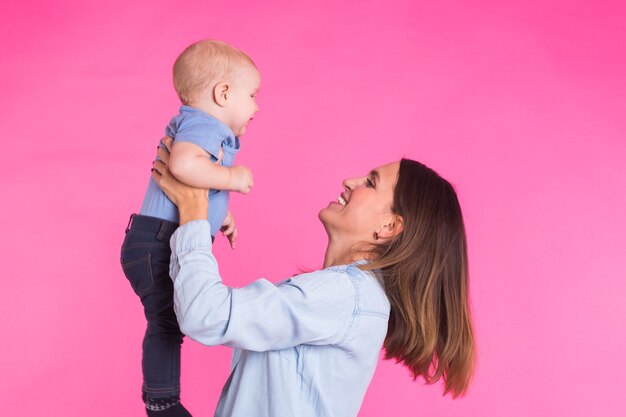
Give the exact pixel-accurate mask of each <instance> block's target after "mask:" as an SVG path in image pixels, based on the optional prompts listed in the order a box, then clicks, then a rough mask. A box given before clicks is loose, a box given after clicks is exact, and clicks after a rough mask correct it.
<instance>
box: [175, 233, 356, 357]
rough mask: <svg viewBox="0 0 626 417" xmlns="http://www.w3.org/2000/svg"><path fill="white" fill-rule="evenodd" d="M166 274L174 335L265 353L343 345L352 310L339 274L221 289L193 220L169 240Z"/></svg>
mask: <svg viewBox="0 0 626 417" xmlns="http://www.w3.org/2000/svg"><path fill="white" fill-rule="evenodd" d="M171 247H172V259H171V263H170V275H171V277H172V280H173V281H174V310H175V312H176V316H177V318H178V323H179V325H180V329H181V331H182V332H183V333H184V334H185V335H187V336H189V337H190V338H192V339H194V340H196V341H197V342H200V343H202V344H205V345H226V346H230V347H234V348H240V349H246V350H252V351H266V350H278V349H285V348H288V347H292V346H297V345H301V344H314V345H325V344H338V343H341V342H342V341H343V339H344V338H345V336H346V334H347V331H348V330H349V328H350V325H351V323H352V320H353V317H354V312H355V309H356V294H357V293H356V287H355V285H354V284H353V282H352V279H351V277H350V276H349V275H348V274H347V273H345V272H342V271H339V270H328V269H326V270H321V271H315V272H312V273H306V274H301V275H298V276H296V277H294V278H291V279H288V280H286V281H284V282H282V283H280V284H278V285H275V284H273V283H271V282H269V281H268V280H266V279H258V280H256V281H254V282H253V283H251V284H249V285H247V286H245V287H243V288H231V287H228V286H226V285H224V284H223V283H222V279H221V277H220V274H219V269H218V265H217V261H216V260H215V257H214V256H213V254H212V252H211V239H210V226H209V224H208V222H206V221H194V222H190V223H187V224H185V225H183V226H181V227H180V228H179V229H178V230H177V231H176V232H175V233H174V235H173V236H172V239H171Z"/></svg>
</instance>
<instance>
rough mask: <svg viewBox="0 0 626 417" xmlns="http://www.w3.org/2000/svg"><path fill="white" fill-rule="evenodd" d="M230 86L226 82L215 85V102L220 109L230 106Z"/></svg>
mask: <svg viewBox="0 0 626 417" xmlns="http://www.w3.org/2000/svg"><path fill="white" fill-rule="evenodd" d="M230 90H231V88H230V84H228V83H227V82H225V81H222V82H219V83H217V84H215V87H213V100H215V103H216V104H217V105H218V106H220V107H226V105H227V104H228V96H229V95H230Z"/></svg>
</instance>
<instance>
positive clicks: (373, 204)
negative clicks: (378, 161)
mask: <svg viewBox="0 0 626 417" xmlns="http://www.w3.org/2000/svg"><path fill="white" fill-rule="evenodd" d="M399 169H400V162H392V163H390V164H387V165H383V166H381V167H378V168H375V169H373V170H372V171H370V172H369V173H368V174H367V175H366V176H364V177H357V178H349V179H346V180H344V181H343V186H344V192H342V193H341V195H340V196H339V197H338V198H337V200H336V201H332V202H331V203H330V204H329V205H328V207H326V208H324V209H322V210H321V211H320V213H319V218H320V220H321V221H322V223H323V224H324V227H325V228H326V231H327V232H328V234H329V236H330V237H331V238H336V239H346V240H347V242H346V243H354V242H374V241H375V238H374V236H375V234H382V233H384V231H385V227H386V225H388V224H389V222H390V221H393V217H394V216H393V213H392V212H391V206H392V204H393V194H394V188H395V186H396V181H397V179H398V171H399Z"/></svg>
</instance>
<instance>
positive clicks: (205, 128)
mask: <svg viewBox="0 0 626 417" xmlns="http://www.w3.org/2000/svg"><path fill="white" fill-rule="evenodd" d="M165 134H166V135H167V136H170V137H172V138H174V141H175V142H190V143H193V144H195V145H198V146H199V147H201V148H202V149H204V150H205V151H207V152H208V153H209V154H211V160H213V161H216V160H217V157H218V156H219V151H220V148H221V149H222V150H223V151H224V157H223V159H222V165H224V166H227V167H230V166H232V165H233V162H234V159H235V154H236V153H237V152H238V151H239V146H240V145H239V138H238V137H236V136H235V134H234V133H233V131H232V130H231V129H230V128H229V127H228V126H226V125H225V124H224V123H222V122H220V121H219V120H217V119H216V118H214V117H213V116H211V115H209V114H207V113H205V112H203V111H202V110H199V109H196V108H193V107H189V106H181V107H180V113H179V114H178V115H177V116H175V117H174V118H172V120H171V121H170V123H169V125H168V126H167V127H166V128H165ZM228 200H229V192H228V191H225V190H210V191H209V223H210V224H211V235H212V236H215V235H216V234H217V232H218V231H219V230H220V228H221V227H222V224H223V223H224V218H225V217H226V213H227V211H228ZM139 213H140V214H143V215H144V216H151V217H158V218H160V219H165V220H169V221H172V222H178V221H179V217H178V209H177V208H176V206H175V205H174V203H172V202H171V201H170V199H169V198H167V196H166V195H165V193H164V192H163V191H162V190H161V189H160V188H159V186H158V185H157V184H156V182H155V181H154V179H152V177H150V183H149V184H148V189H147V190H146V195H145V197H144V199H143V204H142V205H141V210H140V212H139Z"/></svg>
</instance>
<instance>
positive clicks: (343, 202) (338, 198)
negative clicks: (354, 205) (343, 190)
mask: <svg viewBox="0 0 626 417" xmlns="http://www.w3.org/2000/svg"><path fill="white" fill-rule="evenodd" d="M337 201H339V204H341V205H342V206H345V205H346V204H348V203H347V202H346V200H345V199H344V198H343V197H342V196H339V197H337Z"/></svg>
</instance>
